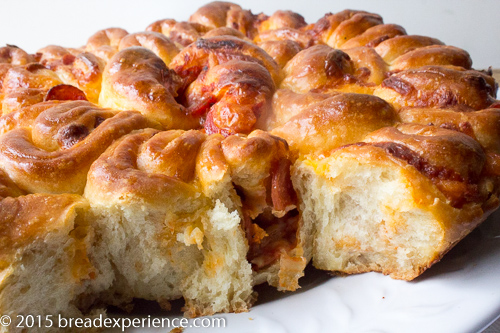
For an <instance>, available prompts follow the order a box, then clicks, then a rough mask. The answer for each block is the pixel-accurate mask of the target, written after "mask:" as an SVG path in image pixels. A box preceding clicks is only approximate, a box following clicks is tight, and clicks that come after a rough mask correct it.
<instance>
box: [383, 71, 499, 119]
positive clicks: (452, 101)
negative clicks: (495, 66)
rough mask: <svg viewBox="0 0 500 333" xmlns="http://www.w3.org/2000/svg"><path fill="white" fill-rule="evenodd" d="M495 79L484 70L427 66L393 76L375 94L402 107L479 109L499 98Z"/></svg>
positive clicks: (398, 107)
mask: <svg viewBox="0 0 500 333" xmlns="http://www.w3.org/2000/svg"><path fill="white" fill-rule="evenodd" d="M496 87H497V86H496V82H495V80H494V79H493V78H492V77H491V76H489V75H487V74H484V73H481V72H477V71H471V70H463V69H462V68H456V67H455V68H452V67H444V66H424V67H420V68H417V69H410V70H405V71H402V72H399V73H396V74H393V75H391V76H390V77H389V78H387V79H386V80H384V82H382V84H381V85H380V86H379V87H377V89H375V91H374V95H376V96H378V97H381V98H383V99H385V100H386V101H388V102H389V103H391V104H392V105H393V106H394V107H395V108H396V109H400V108H402V107H441V108H445V107H451V106H457V105H464V106H468V107H471V108H473V109H475V110H480V109H485V108H487V107H488V106H490V105H491V104H492V103H493V102H494V101H495V97H496Z"/></svg>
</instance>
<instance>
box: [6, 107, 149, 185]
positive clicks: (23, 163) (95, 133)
mask: <svg viewBox="0 0 500 333" xmlns="http://www.w3.org/2000/svg"><path fill="white" fill-rule="evenodd" d="M0 124H1V125H0V126H1V127H0V133H3V135H2V136H0V169H3V170H4V171H5V172H6V173H7V174H8V175H9V177H10V178H12V180H13V181H14V182H15V183H16V184H17V185H18V186H19V187H21V188H22V189H24V190H26V191H27V192H30V193H79V194H81V193H83V188H84V187H85V182H86V178H87V171H88V170H89V168H90V165H91V164H92V162H93V161H94V160H95V159H97V158H98V157H99V156H100V155H101V154H102V153H103V152H104V150H106V148H107V147H108V146H109V145H110V144H111V143H112V142H113V141H114V140H116V139H118V138H120V137H121V136H123V135H125V134H127V133H129V132H131V131H133V130H136V129H140V128H145V127H151V126H157V127H158V125H157V124H155V123H153V122H151V121H148V120H147V119H146V118H144V117H143V116H141V114H140V113H138V112H134V111H126V112H117V111H111V110H108V109H103V108H99V107H97V106H95V105H94V104H92V103H89V102H86V101H71V102H55V101H54V102H44V103H39V104H36V105H34V106H31V107H26V108H23V109H20V110H18V111H15V112H12V113H9V114H7V115H5V116H3V117H1V118H0Z"/></svg>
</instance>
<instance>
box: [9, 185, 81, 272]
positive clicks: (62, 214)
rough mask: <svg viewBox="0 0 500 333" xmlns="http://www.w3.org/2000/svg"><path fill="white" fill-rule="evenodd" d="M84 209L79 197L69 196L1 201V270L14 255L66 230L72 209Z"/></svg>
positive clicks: (71, 217)
mask: <svg viewBox="0 0 500 333" xmlns="http://www.w3.org/2000/svg"><path fill="white" fill-rule="evenodd" d="M85 206H86V203H85V201H84V200H83V199H82V197H80V196H78V195H72V194H62V195H47V194H32V195H25V196H20V197H17V198H10V197H9V198H5V199H3V200H1V201H0V221H2V223H0V268H2V269H3V268H5V267H6V266H8V265H9V264H10V263H11V261H12V260H13V259H14V256H15V255H16V254H17V252H21V251H23V250H24V249H25V248H28V247H29V246H30V245H32V244H33V243H35V242H36V241H37V240H38V241H42V240H43V239H44V238H45V237H46V236H47V235H48V234H50V233H51V232H53V231H57V230H60V229H67V228H68V225H67V224H68V223H73V219H74V214H75V212H74V211H75V209H76V208H82V207H85ZM71 229H72V226H70V230H71ZM61 245H62V244H61Z"/></svg>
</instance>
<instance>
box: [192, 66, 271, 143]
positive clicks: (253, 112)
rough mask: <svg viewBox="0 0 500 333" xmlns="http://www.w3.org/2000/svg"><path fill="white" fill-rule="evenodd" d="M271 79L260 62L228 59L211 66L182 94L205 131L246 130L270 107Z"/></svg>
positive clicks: (249, 129) (224, 133) (245, 131)
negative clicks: (199, 118)
mask: <svg viewBox="0 0 500 333" xmlns="http://www.w3.org/2000/svg"><path fill="white" fill-rule="evenodd" d="M273 93H274V82H273V80H272V78H271V75H269V72H268V71H267V70H266V69H265V68H264V67H263V66H261V65H259V64H257V63H254V62H249V61H241V60H231V61H228V62H225V63H222V64H220V65H217V66H214V67H211V68H210V69H208V70H207V71H206V72H204V73H203V74H202V75H200V76H199V77H198V78H197V79H196V81H194V82H193V83H191V84H190V86H189V88H188V89H187V91H186V92H185V94H184V98H185V100H186V102H185V105H186V106H187V108H188V109H187V111H188V113H190V114H191V115H192V116H193V117H203V118H202V119H201V122H200V123H203V127H204V129H205V132H206V133H207V134H213V133H221V134H223V135H224V136H228V135H231V134H235V133H250V132H251V131H252V130H253V129H254V126H255V124H256V122H257V119H258V117H259V116H260V115H261V114H263V113H267V112H268V109H270V107H271V98H272V95H273Z"/></svg>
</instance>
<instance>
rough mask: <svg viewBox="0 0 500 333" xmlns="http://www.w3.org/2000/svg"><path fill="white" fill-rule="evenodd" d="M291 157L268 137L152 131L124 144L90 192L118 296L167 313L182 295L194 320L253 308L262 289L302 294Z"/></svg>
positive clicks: (111, 153)
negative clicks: (262, 286)
mask: <svg viewBox="0 0 500 333" xmlns="http://www.w3.org/2000/svg"><path fill="white" fill-rule="evenodd" d="M286 158H287V150H286V145H285V144H284V142H282V141H281V140H279V139H277V138H275V137H272V136H270V135H269V134H266V133H264V132H254V133H252V134H250V135H249V136H248V138H244V137H240V136H232V137H229V138H227V139H225V140H224V138H223V137H222V136H220V135H212V136H207V135H206V134H203V133H201V132H199V131H188V132H183V131H167V132H158V131H156V130H152V129H148V130H143V131H140V132H137V133H135V134H131V135H129V136H126V137H124V138H122V139H121V140H119V141H117V142H116V143H115V144H114V145H113V146H112V147H110V148H109V149H108V150H107V151H106V152H105V153H104V154H103V155H102V156H101V157H100V158H99V159H98V160H97V161H96V162H95V163H94V164H93V165H92V168H91V170H90V172H89V176H88V182H87V186H86V188H85V197H86V198H87V199H88V200H89V202H90V205H91V208H92V212H93V216H94V219H95V221H97V225H98V227H97V232H98V234H100V235H101V236H102V242H101V244H100V246H101V247H102V248H103V249H104V251H109V257H110V260H111V262H112V264H113V267H115V269H116V281H115V284H114V287H113V291H114V292H115V293H116V294H117V295H119V296H120V298H122V297H125V298H129V299H132V298H133V297H139V298H144V299H150V300H156V301H158V302H159V303H160V304H162V305H164V306H167V304H168V301H169V300H172V299H176V298H179V297H181V296H183V297H184V298H185V300H186V311H187V314H188V315H190V316H195V315H207V314H212V313H215V312H239V311H246V310H248V308H249V306H250V305H251V304H252V302H253V301H254V294H253V291H252V286H253V285H254V284H255V283H261V282H264V281H266V280H268V281H270V282H271V283H272V284H273V285H276V286H279V288H280V289H295V288H297V287H298V285H297V280H298V278H299V277H300V276H301V274H302V270H303V268H304V266H305V259H304V258H302V253H301V248H302V244H300V242H299V241H297V238H296V234H295V233H296V231H297V228H298V223H299V221H298V216H297V212H296V211H294V212H291V214H292V216H291V217H290V218H289V219H290V220H288V219H287V213H288V212H289V211H292V210H293V209H294V207H295V204H294V203H293V202H291V200H293V198H290V196H289V195H290V194H289V191H292V195H294V192H293V189H292V188H291V183H290V176H289V171H287V169H286V168H287V166H288V167H289V165H290V164H289V163H288V164H287V163H286V161H287V159H286ZM278 162H280V163H283V165H282V166H281V164H279V165H277V164H276V163H278ZM276 168H277V169H276ZM282 168H285V169H282ZM278 171H279V172H278ZM287 184H288V185H287ZM285 185H287V186H285ZM271 186H273V187H272V188H271ZM278 186H279V187H278ZM287 191H288V192H287ZM238 195H240V197H238ZM269 202H271V204H270V203H269ZM261 215H262V216H264V215H265V219H264V217H261ZM273 216H274V217H273ZM259 217H260V218H261V220H260V223H262V226H259V225H258V223H259V222H258V221H257V220H256V219H258V218H259ZM280 218H281V219H280ZM252 221H255V222H252ZM264 222H265V224H264ZM287 233H288V236H287V238H283V236H284V235H287ZM247 239H248V241H247ZM247 258H248V260H249V261H250V262H249V261H248V260H247ZM281 258H283V259H281ZM295 263H298V265H297V264H295ZM293 264H295V265H294V266H292V265H293ZM252 265H254V266H255V267H254V272H252ZM297 266H299V268H298V271H296V270H297V268H296V267H297ZM254 275H255V277H254Z"/></svg>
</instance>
